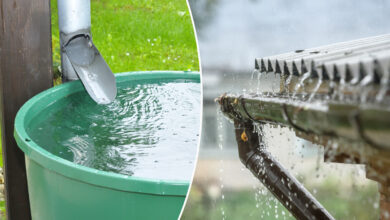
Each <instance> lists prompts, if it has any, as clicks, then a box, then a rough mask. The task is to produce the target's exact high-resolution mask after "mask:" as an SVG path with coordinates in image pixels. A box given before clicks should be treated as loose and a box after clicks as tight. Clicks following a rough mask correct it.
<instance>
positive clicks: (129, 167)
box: [28, 80, 201, 180]
mask: <svg viewBox="0 0 390 220" xmlns="http://www.w3.org/2000/svg"><path fill="white" fill-rule="evenodd" d="M200 98H201V96H200V83H199V82H198V81H193V80H142V81H131V82H124V83H121V84H118V95H117V98H116V100H115V101H114V102H112V103H111V104H108V105H98V104H96V103H95V102H94V101H93V100H92V99H91V98H90V97H89V96H88V95H87V93H85V92H78V93H75V94H72V95H70V96H68V97H66V98H63V99H61V100H59V101H57V102H55V103H53V104H51V105H50V106H49V107H47V108H46V109H45V110H44V111H42V112H41V113H40V114H39V115H38V116H37V117H36V118H34V119H33V120H32V121H31V122H30V126H28V127H29V130H28V133H29V135H30V136H31V138H32V139H33V141H35V142H36V143H37V144H38V145H40V146H41V147H43V148H44V149H46V150H48V151H49V152H51V153H52V154H55V155H57V156H59V157H61V158H64V159H67V160H69V161H73V162H75V163H77V164H80V165H84V166H87V167H91V168H95V169H98V170H103V171H110V172H115V173H121V174H125V175H131V176H136V177H143V178H152V179H162V180H190V178H191V176H192V170H193V166H194V160H195V156H196V152H197V144H198V138H199V128H200V109H201V108H200Z"/></svg>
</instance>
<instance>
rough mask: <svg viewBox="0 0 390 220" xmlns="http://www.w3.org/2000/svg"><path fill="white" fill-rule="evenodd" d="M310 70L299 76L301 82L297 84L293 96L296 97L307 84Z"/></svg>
mask: <svg viewBox="0 0 390 220" xmlns="http://www.w3.org/2000/svg"><path fill="white" fill-rule="evenodd" d="M310 74H311V73H310V72H306V73H304V74H303V75H302V76H301V77H299V82H298V83H297V84H296V85H295V88H294V92H293V95H292V97H293V98H295V97H296V95H297V93H298V91H299V89H300V88H302V87H303V86H304V85H305V84H304V82H305V80H307V79H308V78H309V77H310Z"/></svg>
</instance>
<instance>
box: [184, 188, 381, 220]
mask: <svg viewBox="0 0 390 220" xmlns="http://www.w3.org/2000/svg"><path fill="white" fill-rule="evenodd" d="M205 187H208V186H205ZM205 187H204V186H203V187H201V186H199V185H195V184H193V185H192V188H191V192H190V197H189V199H188V200H187V204H186V207H185V209H184V212H183V216H182V220H203V219H246V220H251V219H253V220H255V219H256V220H257V219H264V220H274V219H295V218H294V217H292V216H291V215H290V213H289V212H288V211H287V209H286V208H284V207H283V206H282V205H281V204H280V203H279V201H277V200H276V199H275V198H274V197H273V196H272V195H271V194H270V193H269V192H268V191H266V190H264V193H256V190H254V189H253V190H250V189H245V190H238V191H231V190H230V191H224V192H223V195H224V199H221V195H219V196H218V197H217V198H212V196H210V195H209V194H208V193H207V192H208V191H209V190H208V189H206V188H205ZM335 195H336V196H335ZM314 196H315V197H316V199H317V200H318V201H319V202H320V203H321V204H322V205H323V206H324V207H325V208H326V209H327V210H328V211H329V212H330V213H331V214H332V215H333V217H335V219H356V220H358V219H361V220H363V219H364V220H365V219H379V207H378V205H379V204H378V202H379V198H378V189H377V188H376V187H373V186H368V187H360V188H358V189H357V188H355V189H353V188H347V189H342V188H340V184H338V183H337V182H336V181H325V182H324V183H323V184H322V185H321V186H319V187H316V193H315V194H314ZM223 216H225V218H223Z"/></svg>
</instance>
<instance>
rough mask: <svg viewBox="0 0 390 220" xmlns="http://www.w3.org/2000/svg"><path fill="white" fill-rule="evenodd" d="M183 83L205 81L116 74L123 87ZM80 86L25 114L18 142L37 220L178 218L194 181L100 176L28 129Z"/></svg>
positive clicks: (33, 104)
mask: <svg viewBox="0 0 390 220" xmlns="http://www.w3.org/2000/svg"><path fill="white" fill-rule="evenodd" d="M159 79H164V80H166V79H172V80H177V79H183V80H186V79H188V80H192V81H193V80H195V81H197V82H200V76H199V73H194V72H161V71H158V72H157V71H154V72H130V73H124V74H116V81H117V85H118V87H119V88H120V87H121V85H122V84H123V85H126V83H124V82H128V81H131V80H137V81H145V80H146V81H148V80H149V81H150V80H159ZM83 89H84V88H83V86H82V84H81V83H80V82H79V81H74V82H69V83H65V84H62V85H59V86H56V87H53V88H51V89H49V90H46V91H44V92H42V93H40V94H38V95H36V96H34V97H33V98H32V99H30V100H29V101H28V102H26V103H25V104H24V105H23V106H22V108H21V109H20V110H19V112H18V114H17V116H16V119H15V133H14V135H15V139H16V142H17V144H18V146H19V147H20V149H21V150H22V151H23V152H24V153H25V159H26V170H27V181H28V191H29V197H30V206H31V214H32V218H33V219H37V220H52V219H56V220H60V219H66V220H69V219H95V220H96V219H177V218H178V216H179V214H180V211H181V209H182V206H183V203H184V201H185V197H186V194H187V191H188V187H189V181H166V180H159V179H146V178H137V177H132V176H127V175H122V174H118V173H112V172H106V171H100V170H96V169H93V168H89V167H85V166H81V165H78V164H76V163H73V162H71V161H69V160H65V159H62V158H60V157H58V156H56V155H54V154H52V153H50V152H48V151H47V150H45V148H44V147H42V146H39V145H38V144H37V143H36V142H34V140H33V139H32V138H31V136H30V135H29V133H28V127H29V126H31V123H33V122H34V120H32V119H34V117H36V116H37V115H38V114H39V113H40V112H41V111H42V110H43V109H46V110H47V109H48V108H50V106H52V104H53V103H54V102H57V101H59V100H61V99H66V97H67V96H69V95H71V94H74V93H76V92H80V91H82V90H83Z"/></svg>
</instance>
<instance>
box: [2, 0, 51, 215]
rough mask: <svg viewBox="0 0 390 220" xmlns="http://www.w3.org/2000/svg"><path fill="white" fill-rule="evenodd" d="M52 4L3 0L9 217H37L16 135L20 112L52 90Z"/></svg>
mask: <svg viewBox="0 0 390 220" xmlns="http://www.w3.org/2000/svg"><path fill="white" fill-rule="evenodd" d="M52 82H53V80H52V53H51V22H50V0H34V1H31V0H0V86H1V89H0V107H1V113H2V115H1V117H2V144H3V160H4V172H5V175H4V176H5V198H6V206H7V217H8V219H11V220H13V219H31V214H30V205H29V198H28V191H27V180H26V169H25V163H24V155H23V152H22V151H21V150H19V148H18V147H17V145H16V143H15V139H14V136H13V132H14V119H15V116H16V113H17V111H18V110H19V108H20V107H21V106H22V105H23V103H25V102H26V101H27V100H28V99H29V98H31V97H32V96H34V95H35V94H37V93H39V92H41V91H43V90H45V89H47V88H49V87H51V86H52Z"/></svg>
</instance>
